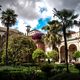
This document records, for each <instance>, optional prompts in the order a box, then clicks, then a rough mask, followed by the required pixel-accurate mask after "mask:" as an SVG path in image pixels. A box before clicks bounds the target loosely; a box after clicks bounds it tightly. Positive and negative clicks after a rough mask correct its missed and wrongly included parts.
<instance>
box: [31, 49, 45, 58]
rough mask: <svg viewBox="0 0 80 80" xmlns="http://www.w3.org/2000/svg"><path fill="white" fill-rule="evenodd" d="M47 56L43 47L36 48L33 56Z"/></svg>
mask: <svg viewBox="0 0 80 80" xmlns="http://www.w3.org/2000/svg"><path fill="white" fill-rule="evenodd" d="M43 57H45V52H44V51H43V50H42V49H36V50H35V51H34V52H33V54H32V58H33V59H34V60H35V59H40V58H43Z"/></svg>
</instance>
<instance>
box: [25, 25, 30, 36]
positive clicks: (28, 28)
mask: <svg viewBox="0 0 80 80" xmlns="http://www.w3.org/2000/svg"><path fill="white" fill-rule="evenodd" d="M26 27H27V29H26V31H27V36H28V33H29V32H30V28H31V27H30V25H28V26H26Z"/></svg>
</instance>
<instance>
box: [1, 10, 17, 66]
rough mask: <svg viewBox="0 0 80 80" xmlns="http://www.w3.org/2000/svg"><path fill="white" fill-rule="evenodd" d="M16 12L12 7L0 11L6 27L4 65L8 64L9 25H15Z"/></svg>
mask: <svg viewBox="0 0 80 80" xmlns="http://www.w3.org/2000/svg"><path fill="white" fill-rule="evenodd" d="M16 17H17V14H15V11H14V10H12V9H7V10H6V11H2V17H1V20H2V24H4V26H5V27H7V31H6V65H7V64H8V36H9V27H11V26H13V25H15V23H16Z"/></svg>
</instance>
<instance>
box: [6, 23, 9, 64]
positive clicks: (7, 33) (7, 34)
mask: <svg viewBox="0 0 80 80" xmlns="http://www.w3.org/2000/svg"><path fill="white" fill-rule="evenodd" d="M8 36H9V26H8V24H7V32H6V65H8Z"/></svg>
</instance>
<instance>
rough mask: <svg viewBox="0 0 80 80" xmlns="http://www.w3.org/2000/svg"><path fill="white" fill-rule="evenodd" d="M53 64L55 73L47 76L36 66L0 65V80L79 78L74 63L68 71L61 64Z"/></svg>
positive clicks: (66, 79) (71, 79) (70, 79)
mask: <svg viewBox="0 0 80 80" xmlns="http://www.w3.org/2000/svg"><path fill="white" fill-rule="evenodd" d="M53 65H54V64H53ZM54 66H55V68H54V69H55V71H56V73H55V74H54V73H48V74H50V76H49V77H48V76H46V75H45V73H44V72H42V71H41V70H40V68H39V67H38V66H37V67H36V66H33V67H32V66H29V67H25V66H0V80H47V78H48V80H80V74H79V70H78V69H76V68H75V66H74V65H69V70H70V73H66V71H65V70H64V69H65V66H63V65H54ZM62 68H64V69H62ZM59 69H61V70H62V71H61V70H60V71H59ZM58 71H59V72H58Z"/></svg>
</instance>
